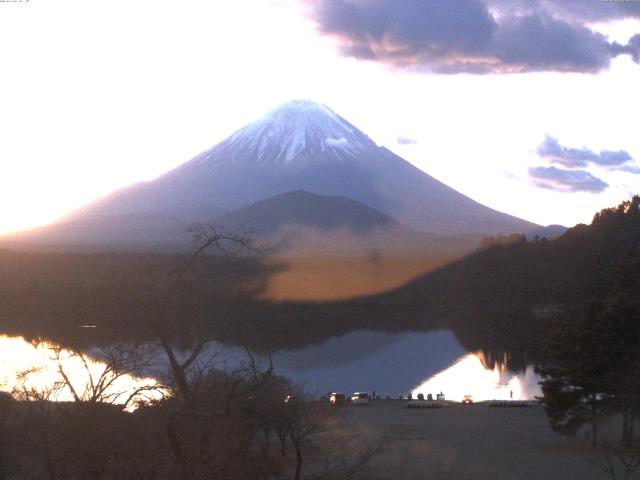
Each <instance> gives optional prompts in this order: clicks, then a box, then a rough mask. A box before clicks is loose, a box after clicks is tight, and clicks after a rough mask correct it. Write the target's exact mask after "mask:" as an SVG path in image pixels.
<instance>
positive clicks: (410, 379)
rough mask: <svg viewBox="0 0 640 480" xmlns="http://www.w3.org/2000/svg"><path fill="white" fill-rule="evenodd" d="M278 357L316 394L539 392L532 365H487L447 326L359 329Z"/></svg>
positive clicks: (479, 396) (283, 368)
mask: <svg viewBox="0 0 640 480" xmlns="http://www.w3.org/2000/svg"><path fill="white" fill-rule="evenodd" d="M273 362H274V365H275V367H276V370H277V371H279V372H280V373H282V374H284V375H286V376H288V377H289V378H291V379H292V380H294V381H296V382H299V383H301V384H302V385H303V386H304V388H305V390H306V391H308V392H309V393H310V394H311V395H314V396H319V395H323V394H326V393H327V392H330V391H339V392H343V393H351V392H355V391H367V392H373V391H374V390H375V392H376V394H377V395H381V396H387V395H389V396H391V397H394V398H397V397H398V396H399V395H403V396H405V397H406V395H407V394H408V393H409V392H411V393H412V394H413V395H414V396H415V395H417V394H418V393H423V394H424V395H425V397H426V395H427V394H428V393H432V394H433V395H434V396H435V394H436V393H440V392H443V393H444V394H445V396H446V398H447V399H450V400H461V399H462V397H463V396H464V395H466V394H469V395H472V396H473V398H474V399H476V400H493V399H509V398H513V399H520V400H530V399H533V398H534V397H535V396H536V395H539V393H540V391H539V387H538V385H537V382H538V377H537V375H535V373H534V372H533V369H531V368H529V369H527V371H526V372H524V373H521V374H515V373H512V372H509V371H507V370H506V369H504V368H499V367H496V368H495V369H494V370H490V369H487V368H485V367H484V365H483V363H482V359H481V354H475V353H470V352H467V351H466V350H465V349H464V348H463V347H462V346H461V345H460V343H459V342H458V340H457V339H456V337H455V335H454V334H453V333H452V332H450V331H445V330H441V331H433V332H405V333H386V332H374V331H366V330H361V331H355V332H351V333H349V334H347V335H344V336H341V337H337V338H332V339H331V340H328V341H326V342H324V343H322V344H320V345H313V346H309V347H306V348H304V349H301V350H293V351H281V352H278V353H277V354H276V355H274V356H273Z"/></svg>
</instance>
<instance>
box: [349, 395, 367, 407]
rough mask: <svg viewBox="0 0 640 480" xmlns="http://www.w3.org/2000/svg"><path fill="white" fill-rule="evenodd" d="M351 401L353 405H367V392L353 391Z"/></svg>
mask: <svg viewBox="0 0 640 480" xmlns="http://www.w3.org/2000/svg"><path fill="white" fill-rule="evenodd" d="M351 403H353V404H354V405H369V394H368V393H367V392H355V393H354V394H353V395H351Z"/></svg>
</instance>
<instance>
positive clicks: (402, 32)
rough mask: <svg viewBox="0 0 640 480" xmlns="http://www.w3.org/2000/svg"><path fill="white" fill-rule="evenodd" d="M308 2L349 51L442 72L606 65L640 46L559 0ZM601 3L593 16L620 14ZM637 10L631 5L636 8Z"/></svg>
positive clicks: (587, 68) (565, 69)
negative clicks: (610, 36)
mask: <svg viewBox="0 0 640 480" xmlns="http://www.w3.org/2000/svg"><path fill="white" fill-rule="evenodd" d="M583 1H584V0H583ZM307 3H308V4H309V5H310V7H311V12H312V16H313V19H314V20H315V22H316V23H317V25H318V28H319V31H320V32H321V33H323V34H325V35H329V36H332V37H334V38H335V39H336V40H337V42H338V46H339V48H340V51H341V52H342V53H343V54H345V55H347V56H351V57H355V58H358V59H362V60H374V61H378V62H381V63H385V64H388V65H392V66H395V67H398V68H407V69H415V70H424V71H431V72H438V73H461V72H470V73H509V72H530V71H561V72H598V71H600V70H603V69H606V68H608V67H609V64H610V62H611V59H612V58H614V57H615V56H617V55H620V54H631V55H633V54H634V52H638V51H639V50H640V48H636V47H634V46H633V45H632V44H631V43H630V44H629V45H619V44H615V43H609V42H608V40H607V38H606V37H605V36H604V35H602V34H599V33H596V32H594V31H592V30H590V29H589V28H587V27H586V26H585V25H584V23H583V21H581V20H580V19H578V17H577V16H575V15H574V16H573V17H571V16H569V15H565V16H564V17H563V16H562V15H558V14H556V11H559V9H558V8H556V9H555V10H554V9H553V8H552V7H553V5H555V3H553V2H543V1H535V0H528V1H527V2H523V1H518V0H514V1H513V2H511V3H510V4H509V3H507V2H506V1H505V0H495V1H492V2H490V3H489V4H486V3H485V2H484V1H483V0H315V1H311V0H307ZM547 3H548V5H547ZM558 3H562V2H558ZM599 4H600V0H598V5H597V6H595V4H594V6H592V10H593V15H600V16H604V15H610V16H614V14H613V13H612V12H609V10H605V9H603V10H602V11H601V7H600V5H599ZM509 5H510V6H509ZM575 7H576V9H577V10H576V12H578V11H580V12H582V10H585V9H584V8H583V9H580V8H579V5H578V4H576V5H575ZM490 8H491V10H490ZM567 10H570V9H567ZM614 10H615V11H616V14H615V15H618V16H620V15H622V16H625V15H626V16H629V15H630V14H625V13H624V12H625V10H620V9H618V8H615V9H614ZM637 10H638V9H637V8H633V9H629V12H631V13H632V14H634V15H635V13H636V11H637ZM562 11H564V7H563V10H562ZM585 12H587V13H588V12H591V10H588V9H586V10H585ZM494 14H495V15H494ZM584 15H586V13H581V14H580V15H579V16H580V18H582V17H584ZM607 18H609V17H607ZM611 18H613V17H611ZM615 18H618V17H615ZM638 43H640V41H639V42H638Z"/></svg>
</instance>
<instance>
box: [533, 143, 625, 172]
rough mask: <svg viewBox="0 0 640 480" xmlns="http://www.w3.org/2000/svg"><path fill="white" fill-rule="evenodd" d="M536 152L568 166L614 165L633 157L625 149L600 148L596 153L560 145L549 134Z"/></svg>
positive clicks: (586, 149)
mask: <svg viewBox="0 0 640 480" xmlns="http://www.w3.org/2000/svg"><path fill="white" fill-rule="evenodd" d="M536 152H537V153H538V155H540V156H541V157H543V158H548V159H549V160H551V161H552V162H553V163H558V164H560V165H562V166H565V167H568V168H576V167H586V166H588V165H589V164H596V165H601V166H604V167H614V166H618V165H622V164H624V163H627V162H631V161H633V158H632V157H631V155H629V153H627V152H626V151H625V150H618V151H615V152H613V151H609V150H602V151H600V153H596V152H594V151H592V150H589V149H588V148H580V149H577V148H568V147H565V146H562V145H560V142H559V141H558V139H556V138H553V137H551V136H549V135H547V137H546V138H545V140H544V142H542V144H541V145H540V146H539V147H538V148H537V150H536Z"/></svg>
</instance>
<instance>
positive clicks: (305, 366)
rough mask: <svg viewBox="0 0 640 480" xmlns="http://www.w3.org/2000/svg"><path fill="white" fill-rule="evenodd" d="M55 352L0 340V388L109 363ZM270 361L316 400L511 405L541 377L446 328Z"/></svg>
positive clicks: (363, 336) (358, 340) (230, 362)
mask: <svg viewBox="0 0 640 480" xmlns="http://www.w3.org/2000/svg"><path fill="white" fill-rule="evenodd" d="M52 347H53V346H52V345H49V344H46V343H41V344H38V345H33V344H31V343H29V342H27V341H25V340H24V339H23V338H22V337H8V336H0V390H3V391H12V390H13V389H15V388H24V387H26V388H33V389H35V391H40V392H46V391H47V390H48V389H51V387H52V386H53V385H55V384H56V382H58V383H60V382H61V375H60V372H59V366H60V365H62V367H63V369H64V371H65V373H66V374H67V376H68V377H69V378H70V379H71V382H72V384H73V385H74V388H75V389H76V390H77V391H78V392H83V391H84V389H85V386H86V385H88V384H89V383H90V382H91V378H93V379H94V380H95V379H96V378H98V377H99V376H100V375H101V373H102V372H103V371H104V369H105V364H104V363H102V362H100V361H97V360H95V359H92V358H91V357H84V358H85V360H86V361H87V365H84V364H83V361H82V360H81V359H80V358H78V357H75V356H73V355H72V354H71V352H69V351H67V350H64V349H63V350H59V355H60V360H58V359H57V358H56V357H55V355H54V354H53V350H52ZM211 347H212V350H213V351H215V350H221V351H222V353H225V354H223V355H218V357H217V358H218V360H219V361H220V362H219V363H218V366H219V367H221V368H237V367H238V366H240V365H242V363H243V362H246V358H244V353H243V352H242V349H236V348H234V347H223V346H222V345H219V344H217V345H211ZM218 353H220V351H219V352H218ZM272 360H273V364H274V367H275V370H276V372H277V373H280V374H282V375H285V376H287V377H289V378H291V379H292V380H293V381H294V382H297V383H300V384H302V385H303V387H304V389H305V390H306V391H307V392H308V393H309V394H310V395H312V396H313V397H316V398H317V397H319V396H321V395H324V394H326V393H328V392H330V391H341V392H344V393H351V392H354V391H369V392H371V391H374V390H375V391H376V393H377V394H378V395H381V396H387V395H389V396H391V397H394V398H397V397H398V396H399V395H403V396H406V395H407V394H408V393H409V392H412V393H413V394H414V395H417V394H418V393H423V394H424V395H425V396H426V395H427V394H428V393H432V394H434V396H435V394H436V393H439V392H441V391H442V392H443V393H444V394H445V396H446V398H447V399H450V400H460V399H461V398H462V396H463V395H465V394H470V395H473V397H474V399H475V400H490V399H508V398H509V397H510V393H511V392H513V398H514V399H521V400H524V399H532V398H533V397H534V396H535V395H538V394H539V389H538V385H537V381H538V378H537V376H536V375H535V374H534V373H533V371H532V369H528V370H527V371H526V372H525V373H523V374H514V373H510V372H508V371H506V370H504V369H502V370H501V369H499V368H496V369H495V370H489V369H487V368H485V367H484V365H483V363H482V361H481V359H480V355H478V354H473V353H469V352H467V351H466V350H465V349H464V348H463V347H462V346H461V345H460V344H459V342H458V341H457V339H456V337H455V335H454V334H453V333H452V332H450V331H444V330H441V331H432V332H404V333H386V332H380V331H368V330H360V331H355V332H351V333H349V334H346V335H343V336H341V337H335V338H332V339H330V340H327V341H325V342H324V343H322V344H318V345H311V346H308V347H306V348H303V349H300V350H288V351H279V352H277V353H275V354H274V355H273V356H272ZM25 371H30V373H29V375H28V376H27V379H26V382H22V383H21V381H20V379H19V377H20V374H21V373H22V372H25ZM154 383H155V381H154V380H153V379H149V378H136V377H133V376H131V375H123V376H122V377H121V378H118V379H117V381H116V382H114V384H113V391H114V392H122V393H121V394H122V400H124V398H126V392H131V391H133V390H135V389H136V388H139V387H140V386H141V385H145V384H154ZM149 393H150V392H146V395H149ZM156 394H157V395H158V396H159V395H160V393H159V392H156ZM51 398H52V399H53V400H73V395H72V393H71V391H70V389H69V388H68V387H64V386H62V388H59V389H58V390H57V391H56V392H55V394H54V395H53V396H52V397H51ZM115 403H118V399H116V400H115ZM120 403H121V402H120Z"/></svg>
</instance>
